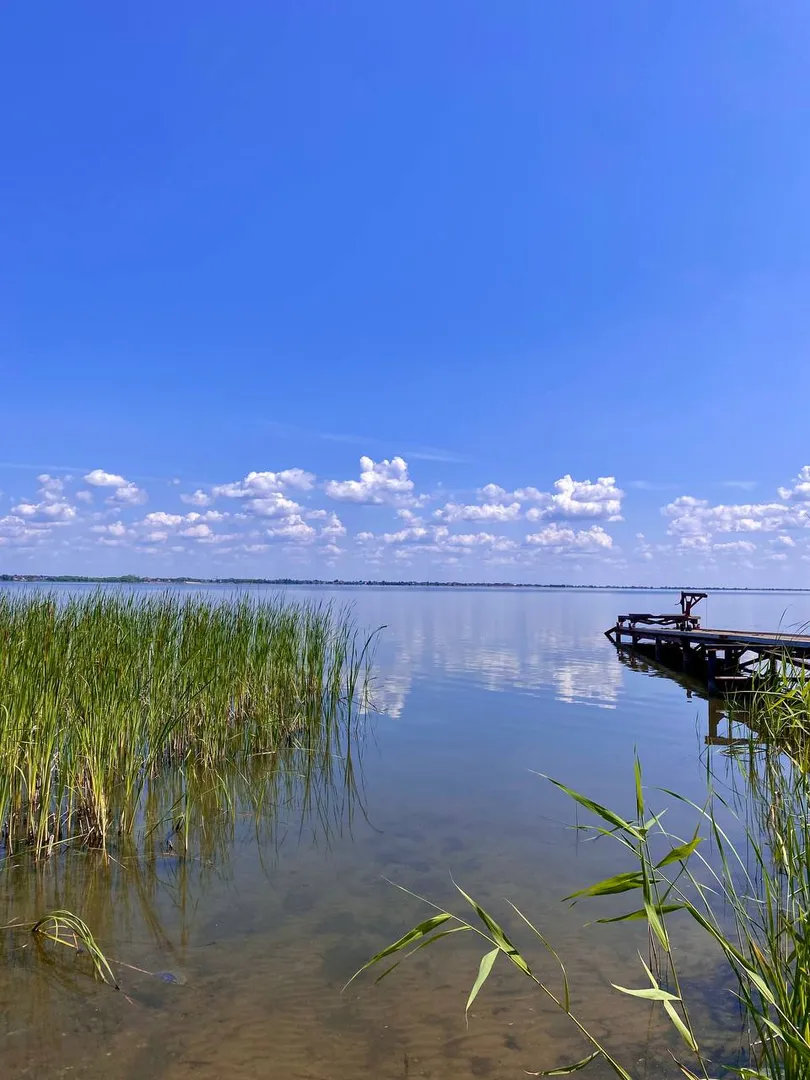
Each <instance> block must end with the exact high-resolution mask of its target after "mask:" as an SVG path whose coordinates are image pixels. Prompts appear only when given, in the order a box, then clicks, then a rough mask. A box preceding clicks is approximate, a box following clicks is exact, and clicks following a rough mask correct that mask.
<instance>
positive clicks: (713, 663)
mask: <svg viewBox="0 0 810 1080" xmlns="http://www.w3.org/2000/svg"><path fill="white" fill-rule="evenodd" d="M706 677H707V681H708V684H709V693H710V694H716V693H717V681H716V680H717V653H716V651H715V650H714V649H707V650H706Z"/></svg>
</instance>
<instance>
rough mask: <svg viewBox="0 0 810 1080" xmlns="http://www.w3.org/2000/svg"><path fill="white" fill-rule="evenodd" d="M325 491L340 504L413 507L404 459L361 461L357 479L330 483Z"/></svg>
mask: <svg viewBox="0 0 810 1080" xmlns="http://www.w3.org/2000/svg"><path fill="white" fill-rule="evenodd" d="M324 491H325V492H326V494H327V495H328V496H329V498H330V499H337V500H340V501H342V502H354V503H367V504H380V503H389V504H391V505H394V506H397V505H400V506H408V505H410V506H416V505H418V503H419V500H418V499H416V498H415V496H414V493H413V491H414V484H413V480H411V479H410V477H409V476H408V464H407V462H406V461H405V459H404V458H401V457H394V458H391V460H390V461H388V460H387V459H386V460H385V461H378V462H377V461H372V459H371V458H370V457H366V456H363V457H361V458H360V479H359V480H329V481H328V482H327V484H326V485H325V487H324Z"/></svg>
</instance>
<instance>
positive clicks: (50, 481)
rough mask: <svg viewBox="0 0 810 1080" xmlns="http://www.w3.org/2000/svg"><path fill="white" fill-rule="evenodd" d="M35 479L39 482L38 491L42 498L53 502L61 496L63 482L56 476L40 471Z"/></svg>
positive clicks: (63, 488)
mask: <svg viewBox="0 0 810 1080" xmlns="http://www.w3.org/2000/svg"><path fill="white" fill-rule="evenodd" d="M37 480H38V481H39V483H40V489H39V493H40V495H41V496H42V497H43V499H45V500H49V501H53V502H55V501H57V500H59V499H61V498H62V492H63V491H64V490H65V484H64V481H63V480H60V478H59V477H58V476H49V475H48V473H40V475H39V476H38V477H37Z"/></svg>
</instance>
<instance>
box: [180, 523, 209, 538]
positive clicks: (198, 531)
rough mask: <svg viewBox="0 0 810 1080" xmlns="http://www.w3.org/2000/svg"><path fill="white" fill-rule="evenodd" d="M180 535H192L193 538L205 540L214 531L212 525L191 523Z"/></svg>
mask: <svg viewBox="0 0 810 1080" xmlns="http://www.w3.org/2000/svg"><path fill="white" fill-rule="evenodd" d="M180 535H181V536H189V537H191V539H192V540H203V539H208V537H210V536H212V535H213V533H212V531H211V526H210V525H205V524H202V525H189V526H188V528H187V529H182V530H181V532H180Z"/></svg>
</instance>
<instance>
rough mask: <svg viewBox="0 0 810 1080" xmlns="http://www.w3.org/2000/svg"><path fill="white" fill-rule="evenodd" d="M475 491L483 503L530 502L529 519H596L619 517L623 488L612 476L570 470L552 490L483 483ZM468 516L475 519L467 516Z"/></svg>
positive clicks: (604, 519) (612, 519) (511, 504)
mask: <svg viewBox="0 0 810 1080" xmlns="http://www.w3.org/2000/svg"><path fill="white" fill-rule="evenodd" d="M477 494H478V498H479V499H480V500H481V502H482V504H483V506H484V507H487V506H500V507H505V508H507V509H509V510H511V509H512V507H513V506H515V505H517V506H518V508H520V507H522V506H523V505H524V504H526V503H529V504H530V506H529V509H528V510H527V511H526V518H527V519H528V520H529V521H543V520H566V519H570V518H590V519H591V520H598V521H621V520H622V513H621V511H622V499H623V498H624V492H623V491H622V490H621V489H620V488H619V487H617V486H616V478H615V477H614V476H599V477H597V479H596V480H595V481H591V480H574V478H573V477H572V476H571V475H570V474H568V473H566V475H565V476H562V477H560V479H559V480H556V481H555V482H554V485H553V490H552V491H541V490H540V488H536V487H523V488H516V489H515V490H514V491H507V490H506V488H503V487H501V486H500V484H485V485H484V487H482V488H479V489H478V493H477ZM470 509H472V508H470ZM468 520H475V519H473V518H468ZM479 520H485V519H483V518H481V519H479ZM496 520H497V519H496ZM501 520H507V519H501Z"/></svg>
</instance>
